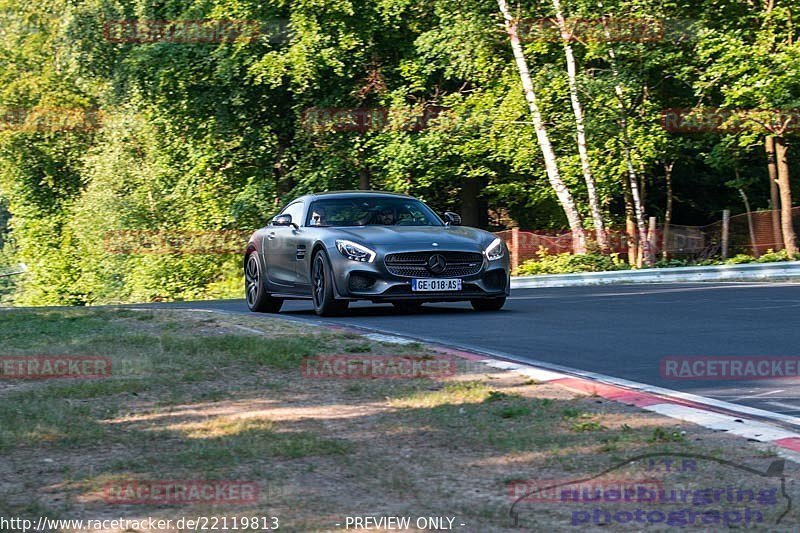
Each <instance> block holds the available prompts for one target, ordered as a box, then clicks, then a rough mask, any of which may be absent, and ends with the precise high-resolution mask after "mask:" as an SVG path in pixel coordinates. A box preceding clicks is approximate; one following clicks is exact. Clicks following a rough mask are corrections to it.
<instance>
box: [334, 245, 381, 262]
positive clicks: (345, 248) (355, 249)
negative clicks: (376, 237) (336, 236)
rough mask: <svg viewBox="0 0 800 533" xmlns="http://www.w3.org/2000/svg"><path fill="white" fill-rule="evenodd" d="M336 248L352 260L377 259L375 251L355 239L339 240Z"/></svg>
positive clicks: (365, 260) (366, 260)
mask: <svg viewBox="0 0 800 533" xmlns="http://www.w3.org/2000/svg"><path fill="white" fill-rule="evenodd" d="M336 249H338V250H339V253H341V254H342V255H343V256H345V257H346V258H348V259H350V260H351V261H360V262H362V263H372V261H374V260H375V251H374V250H370V249H369V248H367V247H366V246H362V245H360V244H358V243H356V242H353V241H345V240H337V241H336Z"/></svg>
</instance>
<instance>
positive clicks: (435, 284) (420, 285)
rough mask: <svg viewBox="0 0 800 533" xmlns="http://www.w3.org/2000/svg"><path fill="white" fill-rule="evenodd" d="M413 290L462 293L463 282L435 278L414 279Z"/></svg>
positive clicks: (412, 281)
mask: <svg viewBox="0 0 800 533" xmlns="http://www.w3.org/2000/svg"><path fill="white" fill-rule="evenodd" d="M411 290H412V291H460V290H461V280H460V279H434V278H423V279H417V278H415V279H412V280H411Z"/></svg>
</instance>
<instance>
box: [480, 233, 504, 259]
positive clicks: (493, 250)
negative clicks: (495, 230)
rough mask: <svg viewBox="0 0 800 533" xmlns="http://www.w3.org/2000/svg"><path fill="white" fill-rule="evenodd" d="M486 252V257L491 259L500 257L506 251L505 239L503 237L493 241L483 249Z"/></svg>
mask: <svg viewBox="0 0 800 533" xmlns="http://www.w3.org/2000/svg"><path fill="white" fill-rule="evenodd" d="M483 253H485V254H486V258H487V259H488V260H489V261H494V260H495V259H500V258H501V257H503V255H504V254H505V253H506V252H505V248H504V247H503V240H502V239H499V238H498V239H495V240H493V241H492V244H490V245H489V246H487V247H486V250H484V251H483Z"/></svg>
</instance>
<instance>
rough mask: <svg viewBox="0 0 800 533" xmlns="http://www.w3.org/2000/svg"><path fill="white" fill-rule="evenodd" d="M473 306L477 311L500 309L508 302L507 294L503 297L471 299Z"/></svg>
mask: <svg viewBox="0 0 800 533" xmlns="http://www.w3.org/2000/svg"><path fill="white" fill-rule="evenodd" d="M470 303H471V304H472V308H473V309H474V310H476V311H499V310H500V309H502V308H503V306H504V305H505V304H506V298H505V296H503V297H501V298H486V299H482V300H470Z"/></svg>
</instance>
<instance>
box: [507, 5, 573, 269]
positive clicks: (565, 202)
mask: <svg viewBox="0 0 800 533" xmlns="http://www.w3.org/2000/svg"><path fill="white" fill-rule="evenodd" d="M497 5H498V7H499V8H500V12H501V13H502V14H503V19H504V20H505V28H506V32H507V33H508V37H509V40H510V41H511V50H512V51H513V52H514V59H515V60H516V63H517V69H518V70H519V77H520V79H521V81H522V89H523V91H524V92H525V100H527V102H528V107H529V109H530V112H531V117H532V119H533V127H534V129H535V130H536V139H537V140H538V141H539V148H540V149H541V151H542V156H543V157H544V166H545V170H546V171H547V178H548V180H549V181H550V186H551V187H552V188H553V190H554V191H555V193H556V197H557V198H558V201H559V203H560V204H561V207H562V209H563V210H564V213H565V214H566V216H567V222H568V223H569V227H570V230H571V231H572V249H573V251H574V252H575V253H577V254H583V253H586V233H585V232H584V230H583V224H582V222H581V216H580V213H578V209H577V208H576V207H575V201H574V200H573V198H572V193H570V191H569V188H568V187H567V185H566V184H565V183H564V180H562V179H561V174H560V173H559V171H558V161H557V159H556V154H555V152H554V151H553V146H552V145H551V144H550V137H549V136H548V135H547V129H546V128H545V126H544V123H543V122H542V115H541V113H540V111H539V104H538V103H537V101H536V92H535V91H534V89H533V81H532V80H531V75H530V71H529V70H528V63H527V61H526V60H525V55H524V53H523V51H522V44H521V43H520V41H519V35H518V34H517V23H516V21H515V20H514V18H513V17H512V16H511V12H510V11H509V9H508V4H507V2H506V0H497Z"/></svg>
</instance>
